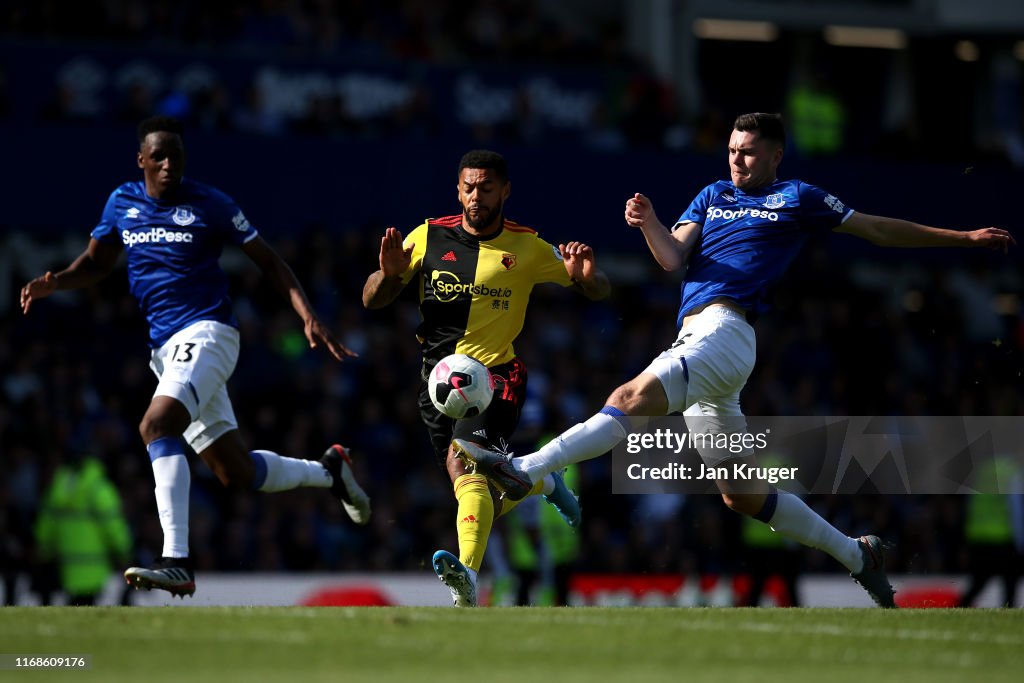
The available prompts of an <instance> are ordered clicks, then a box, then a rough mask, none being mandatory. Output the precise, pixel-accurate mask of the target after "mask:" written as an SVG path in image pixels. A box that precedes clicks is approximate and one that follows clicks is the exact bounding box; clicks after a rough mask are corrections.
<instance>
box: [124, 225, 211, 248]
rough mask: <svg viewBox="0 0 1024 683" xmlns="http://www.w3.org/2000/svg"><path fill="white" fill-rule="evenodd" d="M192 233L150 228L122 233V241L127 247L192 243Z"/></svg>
mask: <svg viewBox="0 0 1024 683" xmlns="http://www.w3.org/2000/svg"><path fill="white" fill-rule="evenodd" d="M192 237H193V235H192V233H190V232H179V231H177V230H168V229H167V228H150V229H149V230H139V231H136V232H132V231H130V230H122V231H121V241H122V242H124V243H125V246H128V247H134V246H135V245H136V244H157V243H161V242H162V243H164V244H171V243H175V242H189V243H191V242H192Z"/></svg>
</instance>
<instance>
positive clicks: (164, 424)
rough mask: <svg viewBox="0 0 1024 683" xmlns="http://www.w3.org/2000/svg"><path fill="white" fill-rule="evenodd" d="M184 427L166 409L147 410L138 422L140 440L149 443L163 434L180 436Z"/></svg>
mask: <svg viewBox="0 0 1024 683" xmlns="http://www.w3.org/2000/svg"><path fill="white" fill-rule="evenodd" d="M184 431H185V430H184V428H183V427H182V426H181V425H180V424H178V421H177V420H175V419H174V418H173V416H171V415H170V414H168V413H167V412H166V411H154V410H149V411H147V412H146V414H145V415H144V416H143V418H142V422H140V423H139V435H140V436H141V437H142V442H143V443H146V444H149V443H152V442H154V441H156V440H157V439H162V438H163V437H165V436H181V434H182V433H183V432H184Z"/></svg>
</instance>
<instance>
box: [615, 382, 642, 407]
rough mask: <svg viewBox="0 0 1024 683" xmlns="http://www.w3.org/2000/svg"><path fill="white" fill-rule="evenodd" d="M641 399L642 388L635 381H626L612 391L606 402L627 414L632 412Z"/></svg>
mask: <svg viewBox="0 0 1024 683" xmlns="http://www.w3.org/2000/svg"><path fill="white" fill-rule="evenodd" d="M642 400H643V390H642V389H641V387H640V386H638V385H637V383H636V382H635V381H632V382H626V383H625V384H623V385H622V386H620V387H619V388H618V389H616V390H615V391H613V392H612V395H611V396H609V397H608V401H607V404H608V405H610V406H615V407H616V408H618V409H619V410H621V411H622V412H624V413H626V414H627V415H630V414H633V413H634V412H635V409H636V407H637V406H639V405H640V404H641V402H642Z"/></svg>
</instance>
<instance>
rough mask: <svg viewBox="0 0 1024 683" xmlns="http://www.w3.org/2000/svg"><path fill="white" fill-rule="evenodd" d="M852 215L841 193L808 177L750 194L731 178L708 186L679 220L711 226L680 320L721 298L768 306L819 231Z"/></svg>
mask: <svg viewBox="0 0 1024 683" xmlns="http://www.w3.org/2000/svg"><path fill="white" fill-rule="evenodd" d="M851 215H853V210H852V209H850V208H848V207H847V206H845V205H844V204H843V203H842V202H841V201H839V200H838V199H836V198H835V197H834V196H833V195H830V194H828V193H826V192H825V191H823V190H821V189H819V188H817V187H815V186H814V185H808V184H807V183H805V182H802V181H800V180H777V181H775V182H774V183H772V184H771V185H767V186H765V187H761V188H758V189H756V190H754V191H752V192H749V193H748V192H744V191H743V190H741V189H738V188H737V187H736V186H735V185H733V184H732V182H729V181H724V180H722V181H718V182H716V183H713V184H711V185H708V186H707V187H705V188H704V189H703V190H701V192H700V194H698V195H697V197H696V198H695V199H694V200H693V202H691V203H690V206H689V208H687V209H686V211H685V212H684V213H683V215H682V216H680V217H679V220H678V221H677V222H676V226H677V227H678V225H679V224H680V223H687V222H692V223H699V224H700V225H701V226H703V227H702V229H701V233H700V237H699V238H698V240H697V243H696V245H695V246H694V249H693V251H692V252H691V253H690V260H689V264H688V267H687V270H686V277H685V279H684V280H683V284H682V286H681V295H682V302H681V304H680V307H679V316H678V318H677V319H676V324H677V326H681V325H682V324H683V317H684V316H685V315H686V314H687V313H689V312H690V311H692V310H694V309H696V308H698V307H700V306H703V305H704V304H706V303H708V302H710V301H712V300H713V299H716V298H719V297H728V298H729V299H732V300H734V301H736V303H738V304H739V305H740V306H742V307H743V308H745V309H747V310H748V311H757V310H761V309H763V308H764V306H763V304H762V300H763V298H764V296H765V293H766V291H767V290H768V288H769V287H771V286H772V285H774V284H775V282H776V281H778V279H779V278H780V277H782V275H783V273H785V272H786V269H787V268H788V267H789V264H790V263H792V261H793V259H794V258H796V255H797V253H798V252H799V251H800V248H801V247H803V245H804V242H806V241H807V238H808V236H809V235H810V234H811V232H812V231H816V230H831V229H832V228H835V227H837V226H839V225H841V224H842V223H843V222H844V221H845V220H846V219H847V218H849V217H850V216H851ZM673 229H675V228H673Z"/></svg>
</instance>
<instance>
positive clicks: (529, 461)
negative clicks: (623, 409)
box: [512, 413, 626, 481]
mask: <svg viewBox="0 0 1024 683" xmlns="http://www.w3.org/2000/svg"><path fill="white" fill-rule="evenodd" d="M619 420H620V418H618V417H614V416H612V415H609V414H607V413H597V414H596V415H594V416H593V417H591V418H590V419H589V420H587V421H586V422H583V423H581V424H578V425H576V426H575V427H573V428H571V429H569V430H568V431H566V432H563V433H562V434H561V435H560V436H557V437H555V438H554V439H552V440H551V441H549V442H548V443H547V444H545V445H544V447H543V448H541V449H540V450H539V451H537V452H536V453H531V454H530V455H525V456H523V457H521V458H515V459H514V460H513V461H512V463H513V465H514V466H515V468H516V469H518V470H520V471H522V472H525V473H526V474H527V475H529V477H530V480H531V481H537V480H538V479H541V478H542V477H545V476H547V475H548V474H551V473H552V472H558V471H560V470H564V469H565V468H566V467H568V466H569V465H571V464H573V463H577V462H582V461H584V460H590V459H591V458H596V457H597V456H599V455H603V454H604V453H607V452H608V451H610V450H611V449H612V448H613V447H614V446H615V444H617V443H619V442H620V441H622V440H623V439H625V438H626V428H625V427H623V426H622V423H621V422H620V421H619Z"/></svg>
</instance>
